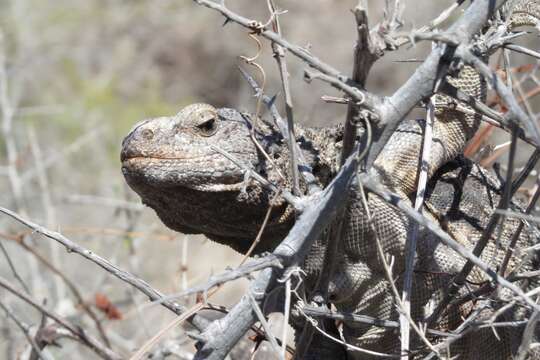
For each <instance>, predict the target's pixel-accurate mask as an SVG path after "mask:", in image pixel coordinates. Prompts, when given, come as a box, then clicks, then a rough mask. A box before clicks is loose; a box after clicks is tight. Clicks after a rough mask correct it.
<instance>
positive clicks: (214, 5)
mask: <svg viewBox="0 0 540 360" xmlns="http://www.w3.org/2000/svg"><path fill="white" fill-rule="evenodd" d="M194 1H195V2H196V3H197V4H199V5H203V6H206V7H208V8H210V9H213V10H216V11H219V12H220V13H221V14H222V15H223V16H225V17H226V18H227V19H228V20H229V21H232V22H235V23H237V24H240V25H242V26H244V27H245V28H248V29H251V30H257V31H258V34H259V35H261V36H262V37H264V38H266V39H268V40H270V41H273V42H275V43H277V44H278V45H280V46H281V47H283V48H284V49H287V50H289V51H290V52H291V53H292V54H293V55H295V56H297V57H298V58H300V59H301V60H303V61H305V62H306V63H308V64H309V65H310V66H311V67H313V68H314V69H316V70H318V71H320V72H321V73H322V74H324V75H327V77H326V78H323V80H328V79H329V78H331V79H332V83H333V85H334V86H336V87H337V88H339V89H340V90H342V91H344V92H345V93H347V94H348V95H349V96H351V97H352V98H353V99H355V100H356V101H364V99H365V105H366V107H369V108H372V109H374V108H375V105H376V104H378V103H379V99H378V98H377V97H375V96H373V95H371V94H368V93H364V92H362V91H360V90H358V89H357V88H355V87H352V86H349V85H347V84H349V83H352V81H351V79H349V78H348V77H346V76H344V75H342V74H341V73H340V72H339V71H338V70H336V69H334V68H333V67H332V66H330V65H328V64H327V63H325V62H323V61H321V60H320V59H318V58H317V57H315V56H313V55H311V54H310V53H309V52H308V51H307V50H306V49H304V48H303V47H301V46H298V45H295V44H291V43H290V42H288V41H287V40H285V39H284V38H282V37H281V36H279V35H278V34H276V33H275V32H273V31H271V30H267V29H266V28H265V27H264V26H263V27H262V28H261V27H260V25H261V24H259V23H258V22H256V21H253V20H250V19H248V18H245V17H243V16H241V15H239V14H237V13H235V12H233V11H231V10H229V9H227V8H226V7H225V5H224V4H223V2H219V3H218V2H215V1H211V0H194Z"/></svg>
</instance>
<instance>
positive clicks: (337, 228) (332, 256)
mask: <svg viewBox="0 0 540 360" xmlns="http://www.w3.org/2000/svg"><path fill="white" fill-rule="evenodd" d="M353 14H354V17H355V20H356V30H357V40H356V45H355V48H354V56H353V59H354V66H353V71H352V73H353V75H352V79H353V81H354V82H355V83H356V84H357V86H358V87H364V86H365V82H366V80H367V76H368V74H369V70H370V69H371V67H372V65H373V64H374V63H375V61H377V60H378V59H379V57H380V55H381V51H380V49H378V48H377V47H376V46H375V45H374V44H373V41H372V39H371V37H370V33H369V27H368V17H367V10H366V9H365V8H364V6H363V5H362V1H359V2H358V4H357V5H356V7H355V8H354V10H353ZM308 74H309V72H308ZM359 118H360V113H359V106H358V104H357V102H356V101H353V100H352V99H350V100H349V101H348V107H347V116H346V118H345V124H344V134H343V148H342V151H341V164H343V163H344V162H345V160H346V159H347V158H348V157H349V156H350V155H351V151H352V149H353V147H354V144H355V142H356V137H357V123H358V122H359ZM365 121H369V119H365ZM369 145H370V144H369V142H367V143H366V149H367V148H368V147H369ZM345 218H346V217H345V216H344V210H342V212H341V213H340V214H338V215H337V217H336V221H335V222H334V223H333V224H332V225H331V227H330V231H329V232H328V234H327V235H326V236H327V241H326V242H327V246H326V249H325V254H324V262H323V265H322V271H321V272H320V273H319V276H318V279H317V285H316V293H315V294H314V296H313V301H315V302H316V303H318V304H319V305H320V306H324V304H325V303H327V297H328V285H329V282H330V279H331V277H332V276H333V274H334V271H335V264H336V262H337V261H339V259H338V256H337V249H338V245H339V243H340V241H341V239H343V238H344V236H345V231H346V230H347V227H346V226H344V224H343V221H344V219H345ZM314 332H315V327H314V326H312V325H311V323H310V322H307V323H306V326H305V327H304V328H303V330H302V333H301V336H300V337H299V340H298V341H297V354H298V355H297V356H298V357H299V358H302V357H303V355H304V353H305V351H307V349H308V348H309V345H310V343H311V339H312V337H313V333H314Z"/></svg>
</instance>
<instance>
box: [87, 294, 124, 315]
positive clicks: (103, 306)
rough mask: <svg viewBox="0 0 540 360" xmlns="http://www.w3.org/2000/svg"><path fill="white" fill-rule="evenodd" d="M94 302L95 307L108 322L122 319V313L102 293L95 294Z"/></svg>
mask: <svg viewBox="0 0 540 360" xmlns="http://www.w3.org/2000/svg"><path fill="white" fill-rule="evenodd" d="M94 302H95V305H96V307H97V308H98V309H99V310H101V311H102V312H103V313H105V315H106V316H107V319H109V320H120V319H122V313H121V312H120V310H118V308H117V307H116V306H114V304H113V303H112V302H111V301H110V300H109V298H108V297H107V295H105V294H102V293H96V296H95V297H94Z"/></svg>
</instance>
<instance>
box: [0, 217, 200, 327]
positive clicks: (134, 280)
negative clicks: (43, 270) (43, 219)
mask: <svg viewBox="0 0 540 360" xmlns="http://www.w3.org/2000/svg"><path fill="white" fill-rule="evenodd" d="M0 213H4V214H6V215H8V216H10V217H12V218H13V219H15V220H17V221H18V222H20V223H22V224H24V225H25V226H28V227H29V228H31V229H33V230H34V231H35V232H37V233H40V234H43V235H44V236H46V237H48V238H49V239H51V240H54V241H57V242H58V243H60V244H62V245H63V246H64V247H65V248H66V249H67V251H68V252H74V253H76V254H78V255H81V256H82V257H84V258H86V259H87V260H90V261H92V262H93V263H95V264H97V265H99V266H100V267H101V268H103V269H104V270H105V271H107V272H108V273H110V274H112V275H114V276H115V277H117V278H119V279H120V280H122V281H124V282H126V283H128V284H130V285H131V286H133V287H135V288H136V289H137V290H139V291H141V292H142V293H143V294H145V295H146V296H148V298H149V299H150V300H152V301H155V300H159V299H161V298H163V294H161V293H160V292H159V291H157V290H155V289H154V288H152V287H151V286H150V285H149V284H148V283H147V282H145V281H144V280H141V279H139V278H138V277H136V276H134V275H133V274H131V273H129V272H127V271H125V270H122V269H120V268H118V267H117V266H115V265H113V264H111V263H110V262H109V261H107V260H105V259H104V258H102V257H101V256H99V255H97V254H95V253H94V252H92V251H90V250H88V249H86V248H84V247H82V246H80V245H79V244H77V243H74V242H73V241H71V240H70V239H68V238H66V237H65V236H64V235H62V234H60V233H57V232H55V231H51V230H49V229H47V228H45V227H43V226H41V225H38V224H36V223H34V222H32V221H30V220H26V219H24V218H23V217H21V216H20V215H18V214H17V213H15V212H13V211H11V210H8V209H6V208H3V207H0ZM162 305H163V306H164V307H166V308H167V309H169V310H171V311H172V312H174V313H175V314H178V315H179V314H182V313H183V312H184V311H185V307H184V306H182V305H180V304H177V303H174V302H170V301H164V302H163V303H162ZM189 322H190V323H191V324H193V326H195V327H196V328H197V329H198V330H200V331H202V329H204V328H205V327H206V326H207V325H208V320H206V319H205V318H203V317H201V316H198V315H195V316H194V317H193V318H191V319H189Z"/></svg>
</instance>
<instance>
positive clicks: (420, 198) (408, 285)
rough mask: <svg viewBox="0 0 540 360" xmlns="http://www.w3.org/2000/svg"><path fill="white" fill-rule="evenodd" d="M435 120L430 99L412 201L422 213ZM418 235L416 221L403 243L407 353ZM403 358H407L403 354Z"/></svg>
mask: <svg viewBox="0 0 540 360" xmlns="http://www.w3.org/2000/svg"><path fill="white" fill-rule="evenodd" d="M434 120H435V107H434V104H433V101H432V100H430V101H429V103H428V107H427V112H426V125H425V128H424V136H423V138H422V155H421V156H420V159H419V162H420V163H419V169H420V172H419V174H418V181H417V190H416V199H415V201H414V210H416V211H418V212H419V213H422V207H423V205H424V194H425V191H426V184H427V180H428V171H429V158H430V156H429V154H430V153H431V142H432V138H433V122H434ZM417 237H418V223H416V222H414V223H412V224H411V231H410V233H409V235H408V236H407V240H406V243H405V249H406V250H405V272H404V274H403V292H402V299H401V300H402V301H401V305H402V307H403V312H401V313H400V314H399V323H400V326H401V327H400V329H401V330H400V332H401V352H402V354H408V353H409V341H410V340H409V332H410V326H409V319H408V317H407V315H406V314H410V313H411V297H412V280H413V271H414V257H415V254H416V242H417ZM405 358H408V356H407V355H405Z"/></svg>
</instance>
